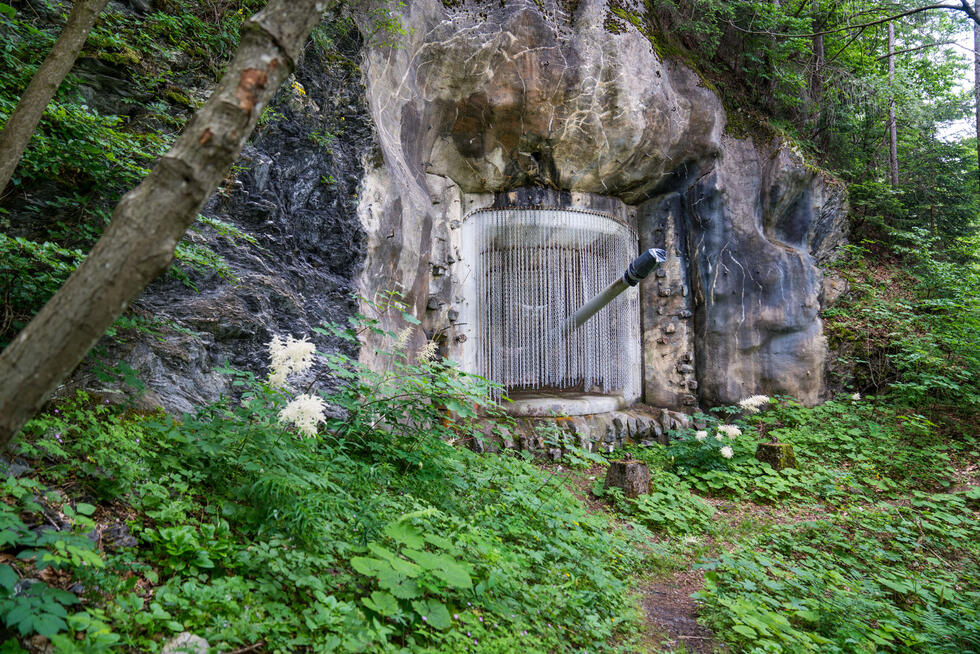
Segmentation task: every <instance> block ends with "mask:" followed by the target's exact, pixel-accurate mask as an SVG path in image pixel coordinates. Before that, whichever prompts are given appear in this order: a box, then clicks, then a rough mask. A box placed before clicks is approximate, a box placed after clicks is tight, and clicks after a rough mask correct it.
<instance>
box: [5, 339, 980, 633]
mask: <svg viewBox="0 0 980 654" xmlns="http://www.w3.org/2000/svg"><path fill="white" fill-rule="evenodd" d="M332 331H333V333H334V334H336V335H338V336H340V337H343V338H356V334H355V333H354V332H353V331H352V330H343V329H339V328H332ZM391 337H392V338H395V335H391ZM405 340H406V339H405V338H399V339H396V340H395V343H394V345H393V347H392V351H391V352H390V353H388V354H387V357H388V359H387V364H386V365H385V366H383V370H380V371H379V370H374V371H372V370H368V369H367V368H365V367H364V366H362V365H361V364H359V363H358V362H357V361H355V360H351V359H349V358H347V357H344V356H342V355H332V356H330V357H327V358H326V359H324V360H323V361H322V365H325V366H326V367H327V368H329V369H330V372H331V374H332V375H333V376H334V377H337V378H341V379H345V380H347V383H346V385H345V386H343V387H342V388H341V389H340V390H339V391H337V392H334V393H333V394H332V395H330V396H327V397H325V398H320V397H318V396H316V395H310V394H308V393H303V394H296V393H294V392H293V391H290V390H289V386H288V378H289V377H291V376H292V375H295V374H297V373H299V372H301V369H305V368H306V367H309V366H310V365H312V363H310V359H312V357H313V349H312V345H311V344H309V343H305V342H303V341H299V340H296V339H289V340H288V341H285V342H281V341H280V342H278V345H276V346H275V347H273V361H274V367H275V361H276V359H277V357H278V358H279V359H281V361H280V363H282V362H285V364H284V365H286V364H288V365H286V367H285V368H283V373H282V375H281V377H279V378H277V377H276V375H275V374H274V375H272V376H271V377H270V379H269V381H262V380H258V379H255V378H254V377H253V376H251V375H250V374H246V373H240V372H235V371H228V374H232V375H235V378H236V384H237V385H238V386H239V387H240V388H241V389H243V395H242V397H241V399H240V400H236V401H230V400H229V401H225V402H221V403H218V404H214V405H211V406H207V407H203V408H202V409H200V410H199V411H198V412H197V413H196V414H193V415H191V414H187V415H184V416H182V417H181V418H180V419H175V418H172V417H168V416H166V415H164V414H162V413H150V414H145V413H139V412H135V411H132V410H127V409H125V408H120V407H115V406H111V405H109V404H107V403H105V401H104V400H100V399H99V398H96V397H94V396H86V395H79V396H77V397H76V398H74V399H73V400H71V401H68V402H64V403H62V404H60V405H59V406H57V407H54V408H52V409H51V410H50V411H49V412H48V413H46V414H44V415H42V416H40V417H39V418H37V419H36V420H34V421H33V422H32V423H31V424H30V425H29V427H28V429H27V435H26V437H25V438H24V439H23V440H22V441H21V442H20V444H19V447H18V451H17V452H16V455H17V457H19V458H17V459H15V465H14V467H12V468H11V470H10V472H11V473H14V472H17V473H18V475H19V476H17V477H15V476H8V477H7V478H6V479H5V481H4V482H3V487H2V502H0V534H2V537H0V546H2V552H0V615H2V616H3V618H4V623H5V626H6V628H7V633H6V635H5V636H4V637H5V638H6V647H7V650H5V651H18V648H19V647H20V644H22V643H24V642H26V639H28V638H30V637H34V636H38V635H40V636H43V637H45V638H49V639H50V640H51V641H52V643H53V644H54V646H55V649H56V651H63V652H89V651H131V652H144V651H150V652H152V651H159V650H160V649H161V648H162V646H163V644H164V643H165V642H167V641H168V640H170V639H171V638H173V637H174V636H175V635H177V634H179V633H181V632H185V631H186V632H191V633H194V634H197V635H199V636H202V637H204V638H205V639H207V640H208V642H209V643H210V644H211V646H212V647H215V648H218V649H220V650H236V649H241V650H246V649H247V650H250V651H266V652H292V651H312V652H334V651H337V652H343V651H350V652H380V651H405V652H409V651H413V652H514V651H527V652H548V651H581V652H599V651H627V652H630V651H639V648H641V647H644V646H643V645H642V643H648V644H649V643H650V642H656V638H654V639H653V640H651V633H653V631H655V629H653V628H651V626H649V625H648V626H646V627H645V626H644V625H643V624H642V623H641V621H640V619H639V615H638V611H637V610H636V608H635V607H636V605H637V602H635V601H634V600H633V599H631V597H630V594H631V593H635V590H636V588H637V587H638V586H644V587H648V586H649V587H652V586H650V581H651V579H650V578H651V576H657V575H662V576H664V577H665V578H670V577H671V576H675V575H676V574H677V573H678V572H679V571H680V572H681V574H683V571H685V570H689V569H690V568H695V569H704V570H706V571H707V573H706V575H705V587H704V589H703V590H702V591H701V592H700V593H699V594H698V598H699V601H700V603H701V604H700V606H701V609H700V619H701V621H702V622H703V623H704V624H706V625H708V626H710V627H711V628H712V629H713V630H714V638H715V640H714V641H710V640H701V641H698V642H699V643H702V644H704V643H708V642H712V643H713V642H716V641H717V642H723V643H725V646H726V647H727V648H729V649H730V650H731V651H733V652H800V651H803V652H806V651H812V652H864V651H867V652H872V651H875V652H946V651H957V652H969V651H980V616H978V607H980V545H978V543H980V527H978V513H977V511H978V509H980V489H978V488H977V487H976V486H971V485H963V484H961V483H958V477H957V476H956V474H955V472H956V470H955V467H954V464H955V462H956V461H958V460H963V459H970V460H973V461H975V460H976V459H977V458H978V452H977V443H976V442H974V441H969V440H963V441H960V442H958V443H954V444H950V443H947V442H944V441H943V440H942V439H940V438H939V437H938V436H937V435H936V434H937V430H936V429H935V427H934V426H933V425H932V424H931V423H929V422H928V421H927V420H926V419H924V418H922V417H921V416H918V415H915V414H911V413H909V412H907V411H901V410H898V409H896V408H894V407H890V406H888V405H886V404H884V403H882V402H880V401H878V400H875V399H872V398H856V397H855V398H840V399H838V400H836V401H833V402H827V403H825V404H823V405H820V406H817V407H813V408H806V407H802V406H800V405H799V404H797V403H796V402H794V401H792V400H790V399H788V398H776V399H773V400H772V401H769V402H767V403H764V404H765V406H766V408H765V409H764V410H762V411H760V412H752V411H750V410H748V409H744V408H742V409H740V408H737V407H729V408H723V409H720V410H718V411H716V412H714V413H713V414H712V415H698V416H695V418H694V422H693V424H694V425H695V426H694V427H692V428H690V429H684V430H678V431H675V432H673V433H672V434H671V436H672V440H671V444H670V445H669V446H666V447H664V446H659V445H657V446H653V447H643V448H641V447H635V446H631V451H630V454H631V455H632V456H633V457H634V458H637V459H641V460H644V461H646V462H647V463H648V464H649V465H650V468H651V473H652V479H653V492H652V493H650V494H649V495H644V496H641V497H639V498H636V499H630V498H626V497H624V496H623V495H622V494H621V493H619V492H617V491H615V490H612V489H610V490H605V489H603V488H602V483H601V467H600V468H599V469H598V470H597V469H596V468H595V467H593V468H591V469H590V472H589V473H588V474H591V475H593V476H594V477H595V479H594V480H593V481H594V482H595V483H594V484H592V490H593V493H594V494H595V495H596V496H599V497H600V498H601V499H602V500H603V501H604V502H605V503H604V504H603V503H599V504H596V503H595V501H594V500H592V501H590V503H589V506H588V507H587V505H586V503H583V502H582V501H581V500H579V499H578V498H576V497H575V496H574V495H573V494H572V493H571V492H570V491H569V490H568V488H566V484H565V481H566V479H564V477H565V475H566V473H567V471H568V470H569V468H570V467H574V466H578V467H583V466H590V465H593V466H594V465H595V463H596V461H601V459H599V458H598V457H596V456H595V455H592V454H589V453H587V452H582V451H575V450H574V448H569V449H568V450H567V451H568V452H569V454H570V456H568V457H567V458H566V459H565V460H563V461H561V462H560V463H558V464H550V466H540V465H537V464H535V463H534V462H533V461H532V460H531V457H530V456H529V455H526V454H525V455H523V456H517V455H514V454H483V455H477V454H474V453H473V452H471V451H470V450H469V449H467V448H465V447H461V445H463V444H464V443H465V442H466V441H467V440H469V439H472V438H480V437H482V436H483V435H484V431H483V430H484V429H485V425H483V424H482V422H481V421H480V418H479V417H478V415H477V410H476V409H477V407H480V406H481V405H482V410H483V411H490V412H494V410H495V409H494V407H493V406H492V405H490V404H488V403H487V400H486V397H487V391H488V388H487V385H486V382H485V380H481V379H480V378H474V377H469V376H467V375H465V374H462V373H460V372H459V371H458V370H457V369H456V368H455V367H453V366H452V365H450V364H448V363H447V362H445V361H440V360H432V359H431V353H432V348H431V346H428V347H427V348H424V349H423V351H422V352H420V353H419V354H417V355H415V356H410V355H408V354H407V353H405V352H404V351H403V347H402V346H400V345H399V343H404V342H405ZM277 348H278V350H277ZM276 352H278V354H276ZM288 352H292V355H291V356H292V358H290V356H287V354H284V353H288ZM273 382H275V383H273ZM308 390H309V389H308ZM323 400H326V402H324V401H323ZM327 405H329V406H332V407H335V409H336V414H335V415H334V417H330V418H328V417H327V416H326V415H325V414H324V413H323V412H324V410H325V408H326V406H327ZM447 410H448V411H450V412H452V415H453V416H454V418H453V419H452V420H447V418H446V416H447V415H448V414H447ZM284 418H288V420H287V421H286V422H293V423H294V424H295V425H296V426H297V427H298V429H293V428H291V427H289V426H288V425H284V423H283V420H284ZM320 423H323V424H322V426H321V425H320ZM553 431H554V430H552V432H553ZM304 434H316V436H315V437H304ZM546 436H547V437H549V438H558V437H559V436H558V435H557V434H556V433H549V434H546ZM767 440H779V441H781V442H784V443H790V444H792V445H793V446H794V448H795V452H796V458H797V461H798V468H797V469H787V470H783V471H777V470H774V469H773V468H772V467H770V466H769V464H767V463H762V462H760V461H758V460H757V459H756V458H755V450H756V446H757V445H758V444H759V442H760V441H767ZM566 447H567V444H566ZM616 456H619V454H617V455H616ZM18 462H19V463H18ZM25 464H26V465H27V466H29V468H30V469H31V470H29V471H28V472H27V474H25V471H24V465H25ZM15 468H16V469H15ZM559 469H560V474H559ZM582 481H583V482H584V481H585V480H582ZM585 484H586V485H588V482H585ZM599 506H606V507H607V508H609V509H610V510H609V511H601V510H600V511H596V510H595V509H596V508H597V507H599ZM590 508H591V510H590ZM648 599H649V598H648ZM651 601H656V598H653V599H652V600H651ZM642 604H643V605H644V606H648V605H650V602H647V601H644V602H642ZM682 608H683V607H682ZM684 610H685V611H687V612H688V614H689V615H693V613H694V610H695V609H694V607H693V605H689V606H687V607H686V608H684ZM681 622H682V621H678V623H681ZM688 622H690V618H688ZM653 626H654V627H655V625H653ZM644 632H645V633H644ZM698 651H708V650H704V649H699V650H698Z"/></svg>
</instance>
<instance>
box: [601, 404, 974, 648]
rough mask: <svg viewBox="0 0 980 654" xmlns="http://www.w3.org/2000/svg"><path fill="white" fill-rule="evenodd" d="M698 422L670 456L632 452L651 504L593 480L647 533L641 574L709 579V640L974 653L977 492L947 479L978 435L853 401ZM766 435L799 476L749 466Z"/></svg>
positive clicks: (704, 609)
mask: <svg viewBox="0 0 980 654" xmlns="http://www.w3.org/2000/svg"><path fill="white" fill-rule="evenodd" d="M725 416H727V417H728V420H727V421H725V420H723V419H721V418H722V417H725ZM695 422H696V425H697V426H695V427H692V428H691V429H687V430H680V431H677V432H675V433H674V434H673V437H674V438H673V440H672V441H671V444H670V446H668V447H662V446H656V447H653V448H632V450H631V452H630V454H631V455H632V456H633V457H634V458H637V459H641V460H644V461H646V462H647V463H648V464H649V465H650V468H651V478H652V487H653V489H652V493H651V494H650V495H646V496H641V497H639V498H637V499H635V500H633V499H627V498H624V497H623V496H622V494H621V493H619V492H617V491H616V490H615V489H609V490H605V489H603V488H602V484H601V480H598V481H596V483H595V484H594V486H593V492H594V494H596V495H599V496H603V497H605V498H606V499H609V500H610V501H611V504H610V508H612V509H613V510H615V511H616V512H618V513H619V514H620V515H621V517H622V518H624V519H626V520H630V521H634V522H635V523H636V525H637V526H638V527H640V528H644V529H649V530H651V532H652V534H653V537H654V541H655V542H654V543H653V544H652V546H651V547H652V549H653V551H654V552H655V554H654V555H653V556H651V557H650V558H649V559H648V562H649V564H650V565H651V566H653V567H651V568H649V570H651V571H652V572H654V573H655V574H657V575H660V576H662V577H663V578H665V579H666V578H670V577H671V576H672V575H675V574H676V573H677V571H679V570H685V569H687V568H690V567H694V568H696V569H704V570H707V574H706V582H705V586H704V589H703V590H701V591H700V592H698V593H697V594H696V597H697V599H698V601H699V602H700V603H701V609H700V613H699V614H700V619H701V622H702V623H704V624H706V625H708V626H710V627H711V628H712V629H713V630H714V634H715V639H716V640H717V641H719V642H724V643H725V644H726V646H727V647H728V648H729V649H730V650H731V651H734V652H953V651H955V652H977V651H980V522H978V517H980V514H978V511H980V487H977V486H970V485H966V486H963V485H957V484H956V475H955V472H956V471H955V469H954V461H955V460H957V459H969V460H971V461H974V462H975V461H976V460H977V459H978V458H980V453H978V451H977V449H978V447H977V443H976V442H975V441H971V440H964V441H960V442H955V443H948V442H944V441H943V440H941V439H940V438H939V437H938V436H937V435H936V434H937V432H938V430H937V429H936V428H935V425H932V424H931V423H930V422H929V421H928V420H926V419H925V418H923V417H922V416H919V415H915V414H910V413H909V412H907V411H900V410H898V409H896V408H894V407H890V406H887V405H884V404H882V403H880V402H877V401H875V400H874V399H872V398H863V399H862V398H858V397H857V396H855V397H854V398H850V397H845V398H840V399H838V400H836V401H832V402H827V403H825V404H823V405H820V406H817V407H813V408H806V407H802V406H800V405H799V404H798V403H796V402H794V401H792V400H790V399H788V398H780V399H778V400H774V401H771V402H769V403H768V405H767V408H766V410H764V411H762V412H759V413H751V412H749V411H740V410H739V408H737V407H730V408H723V409H720V410H719V411H718V412H717V413H716V415H702V416H696V419H695ZM698 427H700V429H699V428H698ZM768 440H773V441H775V440H778V441H780V442H783V443H790V444H792V445H793V446H794V450H795V453H796V457H797V461H798V468H797V469H787V470H783V471H776V470H774V469H773V468H772V467H770V466H769V464H767V463H762V462H760V461H758V460H756V458H755V449H756V446H757V444H758V443H759V442H760V441H768ZM951 455H952V456H951ZM654 601H656V599H654ZM661 613H662V611H661ZM661 617H662V616H661ZM661 626H662V625H661ZM652 628H653V629H654V630H656V629H657V628H658V625H656V624H655V625H653V626H652ZM672 635H673V636H674V638H675V641H676V639H677V634H672ZM680 638H684V635H681V636H680ZM682 642H683V641H682ZM687 647H691V644H690V642H688V645H687ZM671 651H673V650H671ZM698 651H702V650H698Z"/></svg>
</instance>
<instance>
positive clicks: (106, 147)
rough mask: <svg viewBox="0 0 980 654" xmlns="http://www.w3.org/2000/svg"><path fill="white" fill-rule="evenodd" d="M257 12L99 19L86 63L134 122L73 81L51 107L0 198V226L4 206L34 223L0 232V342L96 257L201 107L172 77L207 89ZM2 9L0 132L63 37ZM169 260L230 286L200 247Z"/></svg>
mask: <svg viewBox="0 0 980 654" xmlns="http://www.w3.org/2000/svg"><path fill="white" fill-rule="evenodd" d="M262 5H264V3H263V2H259V1H256V0H241V1H236V2H222V3H219V4H218V5H215V6H214V7H211V6H205V5H202V4H200V3H197V2H191V1H189V0H171V1H170V2H168V3H166V8H165V10H163V11H156V12H154V13H152V14H150V15H149V16H147V17H146V18H145V19H144V18H142V17H140V18H138V17H136V16H132V15H130V14H127V13H116V12H114V11H113V9H112V7H111V6H110V7H109V8H108V9H106V10H105V11H104V12H103V14H102V15H101V17H100V22H99V24H98V25H96V27H95V28H94V30H93V31H92V33H91V34H90V36H89V39H88V42H87V44H86V46H85V49H84V50H83V52H82V57H92V58H95V59H99V60H100V61H101V62H102V64H104V65H107V66H108V67H109V69H110V70H114V73H113V74H110V75H108V78H112V77H117V78H118V79H119V80H120V84H119V85H118V90H117V87H113V91H112V92H111V93H116V92H118V93H120V94H121V97H119V98H118V100H119V101H120V102H121V103H124V104H125V105H126V106H127V107H128V108H129V109H128V111H127V113H129V114H130V115H127V116H112V115H103V114H102V113H100V112H99V111H98V110H96V109H95V108H94V107H92V106H90V105H89V104H88V102H87V101H86V99H85V98H86V95H85V94H84V93H83V88H82V87H83V80H82V78H81V77H80V76H79V77H75V76H73V75H69V76H68V78H67V79H66V80H65V82H64V83H63V84H62V85H61V86H60V87H59V89H58V92H57V94H56V96H55V98H54V100H53V101H52V102H51V104H50V105H49V106H48V107H47V109H46V111H45V113H44V115H43V117H42V119H41V122H40V124H39V125H38V127H37V130H36V131H35V133H34V135H33V137H32V139H31V141H30V143H29V145H28V148H27V150H26V151H25V153H24V156H23V158H22V159H21V161H20V163H19V165H18V167H17V169H16V171H15V173H14V176H13V178H12V180H11V185H10V186H9V187H8V189H7V190H8V193H7V194H6V195H5V196H4V197H3V198H2V199H0V219H2V218H5V216H6V215H7V214H8V209H7V207H16V208H17V210H18V212H19V213H20V214H21V216H24V215H27V216H31V215H32V214H33V215H34V216H36V218H32V219H31V224H30V225H22V224H18V225H15V226H14V227H16V228H17V231H15V232H13V233H17V234H18V237H16V238H15V237H13V236H12V235H0V238H2V242H0V261H3V266H2V270H0V294H2V295H3V296H4V297H3V300H4V304H5V306H7V307H8V311H7V315H6V316H3V317H2V322H0V345H4V344H6V342H7V341H8V340H9V338H10V336H11V335H12V334H14V333H16V332H17V331H18V330H19V329H20V328H21V327H23V325H24V324H25V323H26V321H27V320H28V319H29V318H30V317H31V316H33V314H34V313H36V312H37V310H38V309H39V308H40V307H41V306H42V305H43V304H44V302H46V301H47V299H48V298H49V297H50V296H51V295H52V294H53V293H54V291H55V290H56V289H57V288H58V287H59V286H60V285H61V284H62V283H63V282H64V280H65V279H66V278H67V276H68V275H69V274H70V273H71V271H72V270H74V267H75V266H76V265H77V264H78V262H79V261H80V259H81V253H82V252H84V251H87V250H88V249H90V248H91V246H92V245H93V244H94V243H95V241H96V240H97V238H98V237H99V235H100V234H101V232H102V229H103V228H104V226H105V225H106V224H107V223H108V217H109V212H110V210H111V207H112V206H114V205H115V204H116V203H117V202H118V200H119V198H120V196H121V194H122V193H123V192H125V191H126V190H128V189H130V188H132V187H133V186H135V185H136V184H138V183H139V182H140V181H141V180H142V179H143V177H144V176H145V175H146V174H147V173H148V171H149V168H150V167H151V166H152V164H153V162H154V161H155V160H156V159H157V158H158V157H159V156H160V155H161V154H163V153H164V152H165V151H166V149H167V148H168V147H169V146H170V144H171V143H172V142H173V139H174V138H175V135H176V132H177V131H178V130H179V129H180V128H182V127H183V123H184V120H186V118H187V116H188V115H189V113H188V109H190V108H195V107H196V104H197V101H196V100H192V99H189V98H188V97H187V96H186V95H185V94H184V91H186V90H187V89H186V88H184V89H183V90H180V89H178V87H176V86H173V82H172V81H171V80H173V79H175V78H177V77H179V78H180V80H181V84H182V85H197V86H202V87H207V86H208V85H210V84H212V83H213V82H214V81H215V80H216V79H217V77H218V75H219V74H220V71H221V68H222V66H223V63H224V62H225V61H226V60H227V59H228V57H230V56H231V54H232V53H233V51H234V49H235V47H237V43H238V35H239V30H240V27H241V25H242V23H243V21H244V20H245V18H246V17H247V16H249V15H251V14H252V13H254V11H256V10H257V9H259V8H261V6H262ZM4 7H7V10H6V11H0V35H2V41H3V47H0V124H2V123H3V122H5V121H6V119H7V117H8V116H9V115H10V113H11V112H12V111H13V109H14V107H15V106H16V104H17V102H18V100H19V99H20V95H21V93H22V92H23V90H24V89H25V88H26V86H27V84H28V83H29V81H30V79H31V76H32V75H33V74H34V71H35V70H36V68H37V66H38V65H39V64H40V62H41V61H42V59H43V57H44V56H45V55H46V54H47V52H48V51H49V50H50V48H51V46H52V45H53V43H54V39H55V36H56V34H57V30H58V29H60V26H58V25H50V24H47V23H44V22H42V20H41V18H39V17H38V15H37V14H36V13H35V12H31V11H17V10H15V9H14V8H12V7H10V6H9V5H4ZM100 92H101V91H100ZM111 93H110V95H111ZM147 98H155V99H154V101H152V102H147ZM168 100H169V102H168ZM140 107H142V109H143V110H141V109H140ZM134 109H135V110H134ZM38 189H43V192H37V190H38ZM0 225H2V227H3V231H4V232H8V231H9V230H10V228H11V227H12V225H11V224H10V220H9V219H4V220H0ZM210 227H211V228H213V229H215V230H216V231H217V232H218V233H220V234H222V235H224V236H227V237H235V236H241V234H235V233H234V232H233V231H230V230H228V226H227V225H223V226H220V227H218V226H216V225H215V224H211V225H210ZM176 259H177V265H175V267H174V268H173V269H172V273H173V274H174V275H175V276H176V277H178V278H179V279H181V280H183V281H184V282H185V283H186V284H187V285H188V286H190V287H191V288H194V287H195V286H194V282H193V281H192V279H191V275H190V273H191V272H192V271H193V272H194V273H197V274H217V275H218V276H220V277H224V278H229V279H231V278H232V275H231V271H230V268H229V267H228V264H227V262H226V261H225V260H224V259H223V258H222V257H221V256H220V255H219V254H217V253H216V252H215V251H214V250H213V249H211V248H209V247H207V246H205V245H203V244H201V243H196V242H193V241H189V240H185V241H182V242H181V243H180V244H179V245H178V248H177V253H176Z"/></svg>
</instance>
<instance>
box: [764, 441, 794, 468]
mask: <svg viewBox="0 0 980 654" xmlns="http://www.w3.org/2000/svg"><path fill="white" fill-rule="evenodd" d="M755 458H757V459H758V460H759V461H762V462H763V463H768V464H769V465H771V466H772V467H773V468H774V469H775V470H785V469H786V468H795V467H796V454H794V453H793V446H792V445H790V444H789V443H759V446H758V447H757V448H756V449H755Z"/></svg>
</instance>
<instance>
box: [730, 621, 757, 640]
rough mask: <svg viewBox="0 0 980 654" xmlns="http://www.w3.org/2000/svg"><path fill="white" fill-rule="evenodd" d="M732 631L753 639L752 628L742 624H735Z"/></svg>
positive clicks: (753, 631)
mask: <svg viewBox="0 0 980 654" xmlns="http://www.w3.org/2000/svg"><path fill="white" fill-rule="evenodd" d="M732 630H733V631H735V632H736V633H740V634H742V635H743V636H746V637H748V638H755V629H753V628H752V627H747V626H745V625H744V624H737V625H735V626H734V627H732Z"/></svg>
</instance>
